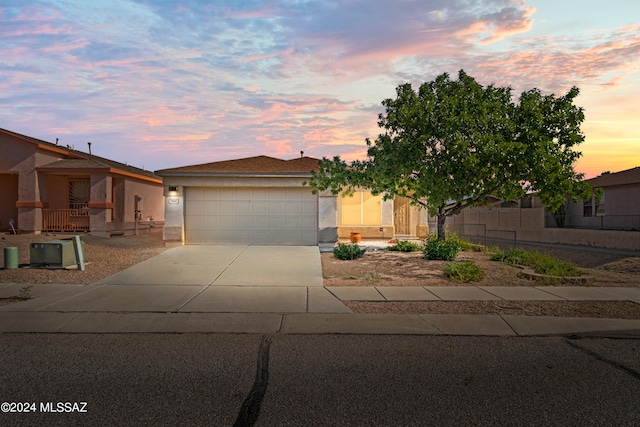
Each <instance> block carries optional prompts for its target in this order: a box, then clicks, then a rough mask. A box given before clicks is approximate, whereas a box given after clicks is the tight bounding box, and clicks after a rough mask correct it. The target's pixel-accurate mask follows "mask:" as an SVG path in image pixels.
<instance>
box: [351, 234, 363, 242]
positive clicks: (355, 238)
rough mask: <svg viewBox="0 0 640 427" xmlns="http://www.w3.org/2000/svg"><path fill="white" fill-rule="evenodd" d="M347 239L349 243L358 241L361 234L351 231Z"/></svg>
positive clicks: (360, 238)
mask: <svg viewBox="0 0 640 427" xmlns="http://www.w3.org/2000/svg"><path fill="white" fill-rule="evenodd" d="M349 240H350V241H351V243H360V240H362V236H361V235H360V233H356V232H352V233H351V236H349Z"/></svg>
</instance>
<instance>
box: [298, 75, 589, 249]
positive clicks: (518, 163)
mask: <svg viewBox="0 0 640 427" xmlns="http://www.w3.org/2000/svg"><path fill="white" fill-rule="evenodd" d="M511 92H512V89H511V88H510V87H497V86H494V85H493V84H491V85H489V86H487V87H483V86H482V85H481V84H479V83H478V82H476V80H475V79H474V78H473V77H471V76H469V75H467V74H466V73H465V72H464V71H462V70H461V71H460V72H459V75H458V79H457V80H452V79H450V77H449V75H448V74H446V73H445V74H442V75H440V76H438V77H437V78H436V79H435V80H433V81H431V82H427V83H424V84H422V85H421V86H420V88H419V89H418V90H417V91H415V90H414V89H413V88H412V86H411V84H404V85H401V86H398V88H397V89H396V95H397V96H396V99H386V100H384V101H383V102H382V105H383V106H384V108H385V112H384V113H383V114H380V116H379V120H378V126H379V127H380V128H382V129H384V133H381V134H380V135H378V138H377V139H376V140H375V141H373V142H372V141H371V140H369V139H367V140H366V143H367V145H368V146H369V149H368V151H367V159H366V160H363V161H354V162H352V163H351V164H347V163H346V162H345V161H343V160H342V159H340V157H334V158H333V159H326V158H323V159H322V161H321V162H320V165H319V170H318V172H315V173H314V174H313V175H312V177H311V179H310V181H309V185H311V187H312V188H313V189H314V191H317V190H321V191H324V190H327V189H331V191H332V192H333V193H334V194H339V193H341V192H345V191H346V192H352V191H353V190H355V189H357V188H363V189H369V190H371V192H372V193H374V194H383V196H384V197H386V198H391V197H393V196H396V195H397V196H403V197H408V198H409V199H411V202H412V203H413V204H415V205H419V206H422V207H424V208H427V209H428V210H429V214H430V215H431V216H436V217H437V219H438V237H439V238H441V239H442V238H444V229H445V220H446V218H447V217H448V216H451V215H455V214H457V213H459V212H460V211H461V210H462V209H464V208H466V207H470V206H479V205H482V204H483V203H485V202H486V201H487V198H488V197H489V196H494V197H499V198H502V199H505V200H512V199H517V198H520V197H522V196H524V195H525V194H527V193H529V192H537V195H538V196H539V197H540V198H541V200H542V202H543V203H544V204H545V206H546V207H547V208H548V209H549V210H551V211H554V210H556V209H558V208H560V207H561V206H562V205H563V203H564V202H565V200H566V199H567V197H571V198H573V199H577V198H579V197H582V198H585V197H590V193H591V187H590V186H589V185H588V184H587V183H585V182H584V181H582V178H583V175H582V174H578V173H576V172H575V170H574V164H575V162H576V160H577V159H578V158H579V157H580V156H581V153H580V152H578V151H575V150H574V147H575V146H576V145H578V144H580V143H582V142H583V141H584V135H583V134H582V132H581V130H580V125H581V123H582V122H583V120H584V113H583V110H582V108H580V107H577V106H576V105H574V103H573V100H574V99H575V97H576V96H577V95H578V93H579V90H578V88H576V87H573V88H572V89H571V90H570V91H569V92H568V93H567V94H566V95H564V96H560V97H556V96H554V95H543V94H542V93H541V91H540V90H538V89H531V90H528V91H526V92H523V93H522V94H521V95H520V98H519V100H518V102H514V100H513V99H512V94H511Z"/></svg>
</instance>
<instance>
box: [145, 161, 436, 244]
mask: <svg viewBox="0 0 640 427" xmlns="http://www.w3.org/2000/svg"><path fill="white" fill-rule="evenodd" d="M318 162H319V160H318V159H315V158H311V157H300V158H296V159H292V160H282V159H276V158H273V157H268V156H256V157H249V158H244V159H236V160H226V161H220V162H213V163H206V164H200V165H193V166H184V167H178V168H172V169H163V170H159V171H156V174H158V175H159V176H161V177H163V181H164V188H165V193H164V194H165V196H166V202H165V220H166V222H165V227H164V239H165V240H166V241H174V242H181V243H183V244H206V243H240V244H263V245H306V246H309V245H311V246H315V245H320V246H321V247H323V246H326V247H333V245H334V244H335V242H336V241H337V240H338V236H340V237H349V234H350V232H352V231H357V232H361V234H362V237H363V238H382V237H384V238H388V237H392V236H394V233H397V234H406V235H407V236H411V235H416V234H417V233H418V232H419V231H423V233H424V234H425V235H426V225H423V226H422V227H423V228H420V226H419V224H420V216H421V215H420V213H419V212H418V210H417V208H414V207H411V206H409V205H408V204H407V203H405V201H404V200H400V201H397V202H396V203H395V204H394V201H393V200H389V201H382V198H381V197H380V196H372V195H371V193H368V192H356V193H355V195H354V196H353V197H336V196H334V195H332V194H331V193H330V192H328V191H325V192H322V193H319V194H313V193H312V190H311V188H310V187H309V186H304V185H303V182H305V181H308V180H309V177H310V176H311V172H312V171H315V170H317V168H318ZM422 217H423V222H422V224H426V213H424V214H422ZM394 218H395V220H394ZM400 218H401V219H400ZM394 222H395V223H394ZM396 230H398V231H399V232H396Z"/></svg>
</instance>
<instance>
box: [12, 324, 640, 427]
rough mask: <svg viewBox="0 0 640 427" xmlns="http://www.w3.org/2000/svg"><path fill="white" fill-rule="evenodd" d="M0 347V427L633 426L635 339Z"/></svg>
mask: <svg viewBox="0 0 640 427" xmlns="http://www.w3.org/2000/svg"><path fill="white" fill-rule="evenodd" d="M0 343H1V345H0V372H1V373H2V375H1V377H0V402H2V403H3V406H2V410H3V413H1V414H0V425H5V426H13V425H154V426H160V425H168V426H175V425H209V426H211V425H213V426H231V425H234V424H236V425H252V424H253V423H254V422H255V425H262V426H282V425H291V426H316V425H317V426H324V425H335V426H341V425H385V426H387V425H433V426H447V425H452V426H453V425H479V426H489V425H491V426H493V425H532V426H534V425H536V426H539V425H544V426H553V425H557V426H566V425H581V426H591V425H592V426H602V425H615V426H637V425H640V405H639V404H638V402H640V340H638V339H605V338H581V339H579V338H574V339H571V338H564V337H549V338H546V337H457V336H394V335H375V336H373V335H281V334H275V335H269V336H263V335H251V334H237V335H230V334H228V335H224V334H197V333H190V334H2V336H1V337H0ZM5 402H6V403H5ZM7 403H8V404H7ZM5 411H8V412H5ZM25 411H28V413H25Z"/></svg>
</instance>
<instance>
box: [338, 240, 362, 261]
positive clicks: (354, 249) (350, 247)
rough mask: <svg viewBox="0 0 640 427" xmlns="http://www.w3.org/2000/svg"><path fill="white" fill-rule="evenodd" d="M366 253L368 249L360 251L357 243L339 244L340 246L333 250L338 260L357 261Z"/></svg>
mask: <svg viewBox="0 0 640 427" xmlns="http://www.w3.org/2000/svg"><path fill="white" fill-rule="evenodd" d="M366 251H367V250H366V249H360V246H358V244H357V243H338V246H336V247H335V248H334V249H333V256H335V257H336V258H338V259H356V258H360V257H361V256H362V255H364V253H365V252H366Z"/></svg>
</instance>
